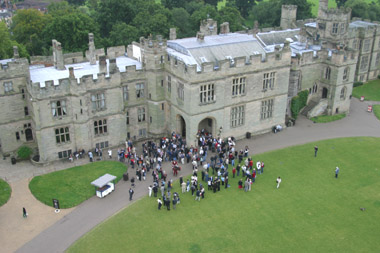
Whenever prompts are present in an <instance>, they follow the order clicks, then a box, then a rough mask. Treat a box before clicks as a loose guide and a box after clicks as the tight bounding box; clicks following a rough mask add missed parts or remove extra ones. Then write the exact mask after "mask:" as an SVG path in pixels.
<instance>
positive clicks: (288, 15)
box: [280, 5, 297, 30]
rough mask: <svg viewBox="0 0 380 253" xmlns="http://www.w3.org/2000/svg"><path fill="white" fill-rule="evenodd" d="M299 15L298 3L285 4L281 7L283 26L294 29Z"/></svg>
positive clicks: (283, 27)
mask: <svg viewBox="0 0 380 253" xmlns="http://www.w3.org/2000/svg"><path fill="white" fill-rule="evenodd" d="M296 17H297V5H283V6H282V9H281V24H280V26H281V28H282V29H284V30H286V29H292V28H295V27H296V25H295V23H296Z"/></svg>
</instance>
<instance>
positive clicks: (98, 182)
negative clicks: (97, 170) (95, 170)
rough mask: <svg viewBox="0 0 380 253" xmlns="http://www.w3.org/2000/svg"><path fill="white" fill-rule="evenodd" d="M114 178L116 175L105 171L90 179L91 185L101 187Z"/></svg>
mask: <svg viewBox="0 0 380 253" xmlns="http://www.w3.org/2000/svg"><path fill="white" fill-rule="evenodd" d="M115 179H116V176H113V175H110V174H108V173H107V174H105V175H103V176H101V177H99V178H98V179H96V180H94V181H92V182H91V185H93V186H96V187H103V186H105V185H106V184H108V183H109V182H111V181H113V180H115Z"/></svg>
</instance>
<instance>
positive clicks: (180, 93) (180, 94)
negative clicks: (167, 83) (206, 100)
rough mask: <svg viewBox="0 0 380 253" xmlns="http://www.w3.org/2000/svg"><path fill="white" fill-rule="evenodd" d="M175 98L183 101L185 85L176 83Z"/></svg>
mask: <svg viewBox="0 0 380 253" xmlns="http://www.w3.org/2000/svg"><path fill="white" fill-rule="evenodd" d="M177 96H178V98H179V99H180V100H182V101H184V100H185V85H184V84H183V83H181V82H178V83H177Z"/></svg>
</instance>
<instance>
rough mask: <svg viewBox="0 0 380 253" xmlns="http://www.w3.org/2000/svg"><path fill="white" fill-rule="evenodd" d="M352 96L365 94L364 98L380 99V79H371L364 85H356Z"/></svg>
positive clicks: (370, 99)
mask: <svg viewBox="0 0 380 253" xmlns="http://www.w3.org/2000/svg"><path fill="white" fill-rule="evenodd" d="M352 96H354V97H356V98H359V99H360V97H361V96H364V100H369V101H380V79H376V80H372V81H369V82H368V83H365V84H363V85H362V86H358V87H355V88H354V89H353V91H352Z"/></svg>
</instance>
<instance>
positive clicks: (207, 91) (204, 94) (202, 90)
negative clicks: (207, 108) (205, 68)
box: [199, 83, 216, 104]
mask: <svg viewBox="0 0 380 253" xmlns="http://www.w3.org/2000/svg"><path fill="white" fill-rule="evenodd" d="M215 100H216V97H215V85H214V84H213V83H210V84H201V85H200V86H199V101H200V103H201V104H208V103H212V102H215Z"/></svg>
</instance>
